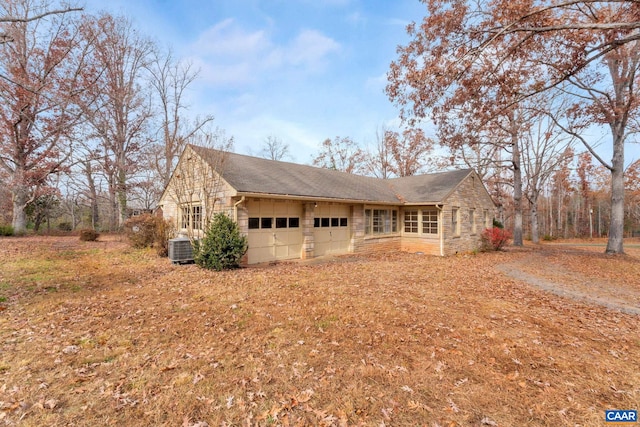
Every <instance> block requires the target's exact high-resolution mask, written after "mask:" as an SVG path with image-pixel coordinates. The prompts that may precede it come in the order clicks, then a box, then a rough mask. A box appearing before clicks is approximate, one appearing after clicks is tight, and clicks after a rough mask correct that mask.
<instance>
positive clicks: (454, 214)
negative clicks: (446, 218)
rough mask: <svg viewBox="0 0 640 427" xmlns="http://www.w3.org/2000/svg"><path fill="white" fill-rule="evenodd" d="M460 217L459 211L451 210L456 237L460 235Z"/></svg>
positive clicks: (453, 230) (452, 225)
mask: <svg viewBox="0 0 640 427" xmlns="http://www.w3.org/2000/svg"><path fill="white" fill-rule="evenodd" d="M458 216H459V209H458V208H452V209H451V231H452V232H453V235H454V236H458V235H459V234H460V228H459V224H458Z"/></svg>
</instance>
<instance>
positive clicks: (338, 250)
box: [159, 145, 495, 264]
mask: <svg viewBox="0 0 640 427" xmlns="http://www.w3.org/2000/svg"><path fill="white" fill-rule="evenodd" d="M159 207H160V208H161V209H162V212H163V214H164V217H165V218H166V219H171V220H172V221H174V223H175V225H176V227H177V229H178V230H179V232H181V233H183V234H184V235H189V236H190V237H196V238H197V237H198V236H200V235H202V229H203V228H204V227H205V226H206V222H207V219H208V218H210V217H211V216H212V214H213V213H215V212H220V211H222V212H226V213H227V214H229V215H230V216H231V217H232V218H234V219H235V221H236V222H237V224H238V226H239V228H240V231H241V232H242V233H244V234H245V235H246V236H247V237H248V242H249V250H248V252H247V255H246V256H245V260H244V262H245V263H246V264H254V263H261V262H267V261H275V260H286V259H300V258H302V259H307V258H313V257H317V256H322V255H328V254H347V253H359V252H371V251H380V250H385V251H390V250H401V251H410V252H422V253H425V254H431V255H440V256H444V255H450V254H455V253H459V252H466V251H473V250H475V249H477V248H478V247H479V246H480V235H481V233H482V230H483V229H484V228H486V227H490V226H491V225H492V222H493V217H494V210H495V204H494V202H493V200H492V198H491V196H490V195H489V193H488V192H487V190H486V188H485V186H484V185H483V183H482V181H481V180H480V178H479V177H478V175H477V174H476V172H474V171H473V170H471V169H465V170H454V171H449V172H440V173H431V174H425V175H416V176H409V177H403V178H393V179H379V178H373V177H368V176H359V175H353V174H349V173H345V172H339V171H336V170H331V169H324V168H318V167H313V166H308V165H300V164H295V163H289V162H281V161H275V160H268V159H263V158H258V157H251V156H246V155H240V154H235V153H230V152H222V151H217V150H213V149H209V148H202V147H198V146H194V145H189V146H187V147H186V148H185V150H184V152H183V153H182V155H181V157H180V159H179V161H178V164H177V166H176V169H175V170H174V172H173V176H172V177H171V180H170V182H169V185H168V186H167V188H166V189H165V191H164V193H163V195H162V198H161V200H160V203H159Z"/></svg>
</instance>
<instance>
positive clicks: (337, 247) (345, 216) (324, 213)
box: [313, 205, 351, 256]
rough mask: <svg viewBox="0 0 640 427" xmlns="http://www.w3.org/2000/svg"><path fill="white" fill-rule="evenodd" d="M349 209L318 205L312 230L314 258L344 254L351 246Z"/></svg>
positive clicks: (346, 207)
mask: <svg viewBox="0 0 640 427" xmlns="http://www.w3.org/2000/svg"><path fill="white" fill-rule="evenodd" d="M350 212H351V209H350V207H349V206H345V205H319V206H318V207H316V208H315V219H314V224H313V225H314V228H313V240H314V253H315V256H320V255H329V254H344V253H348V252H349V248H350V245H351V219H350V218H351V213H350Z"/></svg>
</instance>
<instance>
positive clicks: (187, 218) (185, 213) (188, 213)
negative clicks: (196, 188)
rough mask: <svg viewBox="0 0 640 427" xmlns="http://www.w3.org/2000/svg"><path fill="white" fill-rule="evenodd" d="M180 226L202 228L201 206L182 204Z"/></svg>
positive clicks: (194, 228)
mask: <svg viewBox="0 0 640 427" xmlns="http://www.w3.org/2000/svg"><path fill="white" fill-rule="evenodd" d="M180 216H181V220H180V228H186V229H188V228H190V229H193V230H201V229H202V206H200V205H196V206H182V208H181V212H180Z"/></svg>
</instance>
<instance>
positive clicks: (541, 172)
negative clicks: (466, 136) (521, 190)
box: [521, 99, 575, 243]
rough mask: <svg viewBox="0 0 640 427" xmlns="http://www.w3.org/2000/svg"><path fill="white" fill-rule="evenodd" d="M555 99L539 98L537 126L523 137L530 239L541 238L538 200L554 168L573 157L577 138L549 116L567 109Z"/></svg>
mask: <svg viewBox="0 0 640 427" xmlns="http://www.w3.org/2000/svg"><path fill="white" fill-rule="evenodd" d="M554 101H555V100H553V99H550V100H547V101H546V102H545V100H544V99H538V102H537V104H538V108H539V109H540V111H542V112H543V114H542V115H540V114H538V115H536V116H534V118H535V122H534V126H532V127H531V128H529V129H528V132H527V134H526V135H525V136H524V137H523V138H522V142H523V144H522V150H521V151H522V165H523V169H524V175H525V177H526V178H525V195H526V197H527V199H528V201H529V206H530V210H529V214H530V224H531V241H532V242H533V243H538V242H539V240H540V231H539V218H538V204H539V199H540V195H541V193H542V191H543V189H544V187H545V186H546V184H547V182H548V181H549V180H550V179H551V177H552V176H553V174H554V172H555V171H556V170H557V169H558V168H559V167H560V166H561V165H563V164H565V163H566V162H567V161H568V160H570V159H571V158H572V157H573V149H572V148H573V145H574V143H575V138H572V137H571V136H568V135H567V134H566V133H565V132H563V131H562V129H560V128H559V127H558V126H557V125H556V122H555V121H554V120H552V119H551V118H550V117H549V116H550V115H554V114H556V112H555V111H554V110H556V111H557V110H559V111H566V105H565V103H563V102H560V103H559V104H558V105H556V106H554V105H553V103H554Z"/></svg>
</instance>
